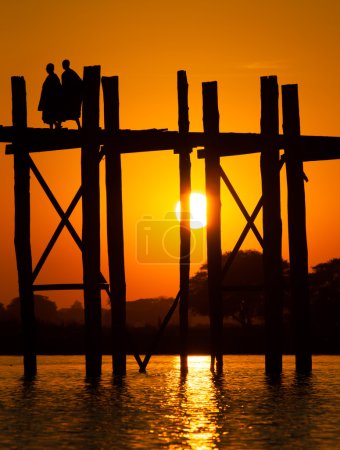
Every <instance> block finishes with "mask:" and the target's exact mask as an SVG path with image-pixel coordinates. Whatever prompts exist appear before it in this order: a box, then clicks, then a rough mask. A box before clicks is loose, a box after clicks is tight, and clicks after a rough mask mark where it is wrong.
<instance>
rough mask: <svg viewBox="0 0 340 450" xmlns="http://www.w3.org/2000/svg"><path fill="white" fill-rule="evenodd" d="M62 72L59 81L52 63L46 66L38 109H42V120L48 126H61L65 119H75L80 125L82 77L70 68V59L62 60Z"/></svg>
mask: <svg viewBox="0 0 340 450" xmlns="http://www.w3.org/2000/svg"><path fill="white" fill-rule="evenodd" d="M62 66H63V69H64V72H63V73H62V75H61V83H60V80H59V77H58V75H57V74H55V73H54V64H52V63H49V64H47V66H46V72H47V73H48V75H47V77H46V80H45V81H44V83H43V86H42V90H41V96H40V101H39V106H38V111H42V120H43V122H44V123H47V124H48V125H49V126H50V128H51V129H52V128H53V127H55V128H61V123H62V122H65V121H66V120H75V121H76V123H77V126H78V128H81V127H80V121H79V119H80V113H81V103H82V97H83V95H82V79H81V78H80V77H79V75H78V74H77V73H76V72H75V71H74V70H73V69H71V68H70V61H69V60H68V59H65V60H64V61H63V62H62Z"/></svg>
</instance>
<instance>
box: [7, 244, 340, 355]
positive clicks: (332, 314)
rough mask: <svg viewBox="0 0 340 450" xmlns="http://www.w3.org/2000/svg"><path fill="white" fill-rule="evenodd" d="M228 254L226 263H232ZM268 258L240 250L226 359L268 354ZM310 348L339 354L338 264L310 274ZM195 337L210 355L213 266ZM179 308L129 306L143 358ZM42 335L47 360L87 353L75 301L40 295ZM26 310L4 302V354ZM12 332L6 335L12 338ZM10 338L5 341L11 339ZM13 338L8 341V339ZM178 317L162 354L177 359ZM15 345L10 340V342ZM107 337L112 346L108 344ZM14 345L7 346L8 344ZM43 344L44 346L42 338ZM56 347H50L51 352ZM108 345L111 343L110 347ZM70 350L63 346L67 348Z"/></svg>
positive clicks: (193, 342)
mask: <svg viewBox="0 0 340 450" xmlns="http://www.w3.org/2000/svg"><path fill="white" fill-rule="evenodd" d="M229 255H230V253H229V252H227V253H225V254H224V255H223V263H224V262H225V261H226V259H227V258H228V257H229ZM283 279H284V284H285V287H286V289H285V296H284V333H285V336H286V338H285V346H286V348H285V351H286V352H290V351H291V348H292V324H291V299H290V295H289V264H288V262H287V261H283ZM262 284H263V270H262V254H261V253H260V252H258V251H254V250H247V251H240V252H239V254H238V255H237V257H236V259H235V261H234V263H233V265H232V266H231V268H230V270H229V272H228V274H227V276H226V278H225V282H224V285H225V286H227V287H228V286H229V287H230V290H225V291H224V293H223V314H224V327H225V352H231V353H233V352H236V353H239V352H240V353H242V352H249V353H252V352H255V353H257V352H262V351H263V348H264V296H263V292H262ZM309 285H310V304H311V326H312V346H313V351H314V352H319V353H339V350H340V348H339V342H340V259H332V260H330V261H328V262H326V263H321V264H318V265H316V266H314V267H313V271H312V272H311V273H310V275H309ZM189 298H190V304H189V308H190V324H191V330H190V336H189V348H190V351H192V352H205V351H208V346H207V345H208V344H207V343H208V342H209V329H208V323H209V321H208V314H209V311H208V287H207V265H206V264H203V265H202V266H201V268H200V270H199V271H198V272H197V273H196V274H195V275H194V276H193V277H191V279H190V296H189ZM172 302H173V299H172V298H163V297H160V298H153V299H139V300H135V301H132V302H128V303H127V322H128V327H129V328H130V330H131V332H132V333H131V334H134V335H135V336H136V341H137V342H138V345H139V346H140V349H139V350H140V351H141V352H142V351H143V350H144V349H145V348H146V347H147V345H148V342H149V341H150V339H151V338H152V336H153V335H154V333H155V331H156V330H157V329H158V327H159V325H160V323H161V320H162V318H163V317H164V316H165V314H166V313H167V311H168V310H169V308H170V306H171V304H172ZM35 308H36V317H37V322H38V335H41V343H40V344H39V345H40V346H41V345H42V343H43V347H44V349H45V350H44V351H43V352H46V353H49V352H51V353H60V352H66V353H68V352H69V351H71V350H73V351H71V353H81V352H82V350H83V343H82V336H83V332H84V310H83V305H82V303H81V302H79V301H76V302H74V303H73V305H72V306H71V307H69V308H61V309H58V308H57V305H56V304H55V303H54V302H53V301H52V300H50V299H49V298H48V297H45V296H42V295H36V296H35ZM19 318H20V304H19V298H15V299H13V300H12V301H11V303H10V304H9V305H8V306H7V307H5V306H4V305H3V304H2V303H0V323H1V327H0V335H1V337H2V339H0V353H12V352H13V353H15V352H17V351H18V335H19V334H20V319H19ZM102 324H103V343H104V351H105V350H106V351H107V352H108V353H109V351H110V349H109V347H107V345H109V344H108V343H109V342H110V339H109V333H110V331H109V330H110V324H111V316H110V309H109V304H108V303H107V306H106V307H105V305H104V308H103V309H102ZM6 330H7V331H6ZM6 333H7V335H6ZM8 333H9V334H8ZM178 334H179V333H178V314H175V315H174V317H173V319H172V321H171V322H170V326H169V327H168V330H167V331H166V334H165V336H164V339H163V341H162V343H161V345H160V348H159V351H160V352H164V353H168V352H170V353H177V351H178V344H179V340H178ZM9 336H10V337H11V339H8V337H9ZM106 337H107V339H106ZM10 341H12V342H11V344H9V342H10ZM38 341H39V339H38ZM49 342H50V345H49ZM105 342H106V344H105ZM63 343H64V344H63Z"/></svg>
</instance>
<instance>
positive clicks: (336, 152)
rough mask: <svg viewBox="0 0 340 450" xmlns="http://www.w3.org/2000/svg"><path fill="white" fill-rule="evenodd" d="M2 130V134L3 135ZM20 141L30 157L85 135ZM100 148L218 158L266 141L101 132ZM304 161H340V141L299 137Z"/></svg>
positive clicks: (283, 141) (279, 139) (10, 135)
mask: <svg viewBox="0 0 340 450" xmlns="http://www.w3.org/2000/svg"><path fill="white" fill-rule="evenodd" d="M2 130H3V131H2ZM20 134H21V138H22V140H23V141H24V142H25V149H27V151H28V152H30V153H35V152H44V151H56V150H69V149H78V148H79V147H81V143H82V139H83V134H82V133H81V131H78V130H61V131H58V130H47V129H34V128H28V129H27V132H25V133H24V134H23V133H22V132H21V133H20ZM96 136H97V139H98V144H99V145H105V144H110V145H114V146H115V147H118V148H120V149H121V151H120V153H121V154H122V153H138V152H144V151H160V150H173V149H176V148H178V147H179V146H181V145H185V146H188V147H191V148H193V147H205V146H207V145H208V146H209V145H213V146H215V147H216V149H217V151H218V152H219V156H220V157H222V156H237V155H247V154H253V153H259V152H261V149H262V148H263V145H264V143H265V138H264V136H262V135H261V134H256V133H219V134H218V136H215V137H214V138H211V137H209V136H207V135H205V134H204V133H201V132H189V133H187V134H186V135H185V136H182V135H180V134H179V133H178V132H177V131H164V130H119V132H118V133H114V134H113V133H112V132H107V131H106V130H98V133H97V134H96ZM272 139H273V142H274V140H275V142H276V145H277V147H278V148H280V149H284V148H285V146H286V145H287V143H288V145H289V141H288V142H287V138H286V137H285V136H283V135H277V136H276V137H273V138H272ZM15 140H16V133H15V132H14V130H13V127H2V128H1V127H0V142H15ZM298 140H299V146H300V148H301V152H302V159H303V161H317V160H332V159H340V138H339V137H330V136H300V137H299V138H298ZM15 148H16V147H15V144H8V145H7V146H6V154H8V155H12V154H14V153H15ZM197 156H198V158H204V157H205V150H198V152H197Z"/></svg>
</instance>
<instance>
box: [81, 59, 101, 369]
mask: <svg viewBox="0 0 340 450" xmlns="http://www.w3.org/2000/svg"><path fill="white" fill-rule="evenodd" d="M99 90H100V66H93V67H85V68H84V82H83V129H82V138H83V143H82V149H81V179H82V190H83V197H82V207H83V232H82V242H83V277H84V307H85V344H86V375H87V376H90V377H97V376H99V375H100V373H101V359H102V356H101V297H100V286H99V283H100V281H101V278H100V203H99V144H98V140H97V134H98V131H99Z"/></svg>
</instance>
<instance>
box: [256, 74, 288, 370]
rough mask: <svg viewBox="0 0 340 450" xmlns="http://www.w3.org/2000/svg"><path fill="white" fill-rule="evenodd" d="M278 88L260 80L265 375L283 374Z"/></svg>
mask: <svg viewBox="0 0 340 450" xmlns="http://www.w3.org/2000/svg"><path fill="white" fill-rule="evenodd" d="M278 133H279V114H278V85H277V78H276V77H275V76H270V77H261V134H262V135H263V136H264V137H265V138H266V144H265V146H264V148H263V150H262V152H261V177H262V196H263V268H264V282H265V288H264V291H265V328H266V362H265V367H266V372H267V373H281V371H282V302H283V286H282V224H281V213H280V160H279V157H280V155H279V149H278V148H277V145H276V144H275V142H274V141H273V138H276V137H277V135H278Z"/></svg>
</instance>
